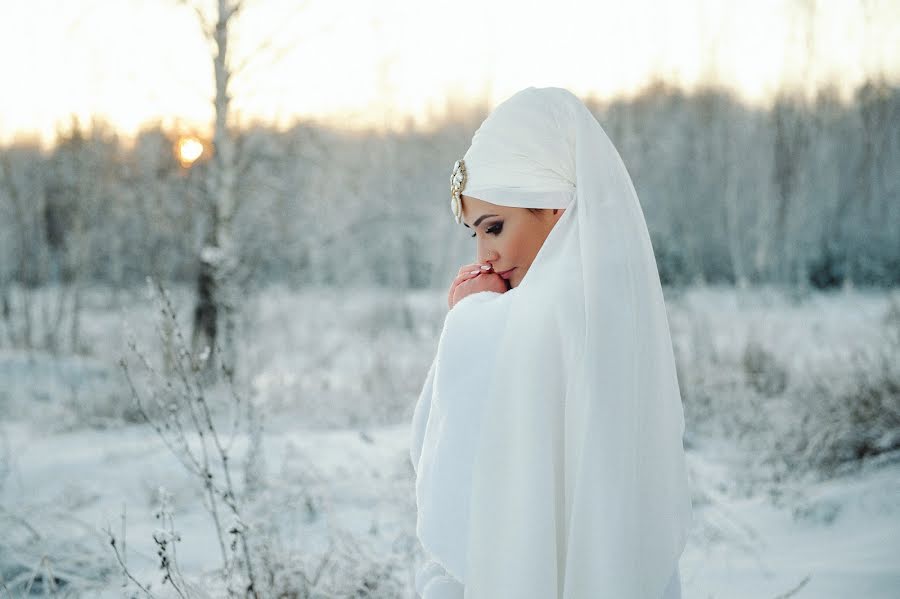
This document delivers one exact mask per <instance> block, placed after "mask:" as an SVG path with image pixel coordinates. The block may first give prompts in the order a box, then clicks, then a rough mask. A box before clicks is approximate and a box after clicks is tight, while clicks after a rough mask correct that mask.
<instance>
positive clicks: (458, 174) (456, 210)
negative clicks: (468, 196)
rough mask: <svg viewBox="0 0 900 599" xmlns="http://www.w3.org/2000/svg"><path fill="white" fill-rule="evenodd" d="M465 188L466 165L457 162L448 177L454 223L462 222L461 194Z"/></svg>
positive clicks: (459, 161) (462, 162)
mask: <svg viewBox="0 0 900 599" xmlns="http://www.w3.org/2000/svg"><path fill="white" fill-rule="evenodd" d="M465 186H466V163H465V161H464V160H457V161H456V163H455V164H454V165H453V174H452V175H450V210H451V211H452V212H453V217H454V218H455V219H456V223H457V224H459V223H461V222H462V199H461V198H462V192H463V189H464V188H465Z"/></svg>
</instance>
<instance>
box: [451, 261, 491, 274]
mask: <svg viewBox="0 0 900 599" xmlns="http://www.w3.org/2000/svg"><path fill="white" fill-rule="evenodd" d="M473 270H483V271H489V270H491V265H490V264H482V263H480V262H475V263H473V264H467V265H465V266H463V267H462V268H460V269H459V271H458V273H459V274H462V273H464V272H471V271H473Z"/></svg>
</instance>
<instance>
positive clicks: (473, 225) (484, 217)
mask: <svg viewBox="0 0 900 599" xmlns="http://www.w3.org/2000/svg"><path fill="white" fill-rule="evenodd" d="M491 216H500V215H499V214H482V215H481V216H479V217H478V218H476V219H475V222H474V223H473V224H472V227H477V226H478V225H480V224H481V221H483V220H484V219H486V218H489V217H491ZM463 224H464V225H466V223H463ZM472 227H470V226H469V225H466V228H467V229H471V228H472Z"/></svg>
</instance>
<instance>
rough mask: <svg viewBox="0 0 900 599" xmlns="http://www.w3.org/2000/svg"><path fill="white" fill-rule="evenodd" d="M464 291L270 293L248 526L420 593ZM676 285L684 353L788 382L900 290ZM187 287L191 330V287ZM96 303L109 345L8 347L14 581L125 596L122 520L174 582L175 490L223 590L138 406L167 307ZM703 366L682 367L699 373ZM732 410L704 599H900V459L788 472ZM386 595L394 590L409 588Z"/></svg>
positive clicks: (252, 330)
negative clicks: (441, 364)
mask: <svg viewBox="0 0 900 599" xmlns="http://www.w3.org/2000/svg"><path fill="white" fill-rule="evenodd" d="M443 295H444V294H443V293H442V292H416V293H400V292H388V291H358V292H357V291H354V292H348V291H341V290H316V291H306V292H293V291H290V290H287V289H271V290H268V291H266V292H265V293H262V294H260V295H259V296H256V297H254V298H252V299H251V300H250V302H249V303H248V311H249V313H250V314H251V315H252V320H248V321H247V322H245V323H244V330H245V339H246V342H245V344H244V345H243V347H242V353H243V355H244V365H245V367H246V370H245V372H246V373H247V374H248V375H249V378H248V381H247V389H248V390H249V391H248V392H249V393H250V394H252V396H253V397H254V400H255V401H256V403H257V405H258V406H259V408H260V410H261V412H262V413H263V416H264V419H265V420H264V423H265V424H264V426H265V428H264V434H263V444H262V454H261V458H260V459H258V460H257V461H255V462H254V466H253V468H251V472H250V474H254V475H255V476H256V477H257V479H256V482H255V483H252V484H253V485H255V487H254V488H255V492H254V493H255V494H254V499H253V501H252V502H251V503H249V504H248V505H251V506H252V509H251V508H248V509H249V513H248V514H247V520H248V521H249V522H250V523H251V524H256V525H262V524H266V525H268V526H270V527H271V528H270V529H269V530H267V532H266V534H267V535H268V537H267V538H268V539H269V543H270V545H272V552H273V555H277V556H280V557H281V558H282V560H283V562H290V563H301V562H305V560H306V559H310V562H309V564H305V563H304V567H305V569H306V570H307V571H309V570H311V569H312V568H313V566H314V565H315V564H316V563H317V562H316V560H315V559H313V558H314V557H316V556H320V555H322V554H324V553H325V552H326V551H327V548H326V546H327V542H328V541H329V540H334V539H335V538H341V539H344V540H345V542H346V543H347V545H348V546H351V547H352V552H355V553H352V555H353V556H355V559H357V560H358V561H360V562H368V563H370V564H372V568H370V569H371V571H372V572H375V573H382V574H383V575H384V576H387V577H393V579H394V580H395V581H398V584H399V586H398V587H397V588H402V589H403V592H400V591H394V593H395V594H394V595H393V596H397V597H409V596H411V595H410V594H409V593H410V589H411V588H412V576H413V572H414V567H415V565H416V563H415V562H416V560H417V559H419V557H420V556H419V555H418V547H417V546H416V543H415V534H414V533H415V499H414V493H413V489H414V487H413V484H414V480H413V472H412V468H411V465H410V464H409V458H408V456H409V454H408V447H409V445H408V443H409V419H410V417H411V413H412V408H413V404H414V402H415V400H416V396H417V393H418V390H419V386H420V385H421V380H422V379H423V378H424V374H425V372H426V370H427V367H428V365H429V363H430V360H431V357H432V355H433V351H434V348H435V345H436V342H437V334H438V332H439V330H440V326H441V324H442V320H443V314H444V309H445V308H444V306H443V301H444V297H443ZM666 296H667V299H668V300H669V311H670V324H671V327H672V331H673V339H674V340H675V343H676V345H677V346H679V347H680V348H681V349H680V350H679V355H688V354H687V353H683V352H689V353H690V355H692V356H694V355H696V353H697V351H698V350H697V348H696V347H690V346H692V345H696V343H697V339H698V337H697V336H696V331H697V330H698V329H703V330H707V331H709V333H710V334H709V336H708V337H709V343H710V344H711V345H712V349H711V350H710V349H707V351H712V352H714V353H715V355H716V356H717V358H716V359H717V360H719V361H720V362H719V363H720V364H724V365H727V367H731V366H733V365H734V364H739V363H740V356H741V353H742V351H743V348H744V346H745V344H746V343H747V342H748V340H749V339H751V338H752V339H755V340H757V341H758V342H759V343H760V344H761V345H762V346H764V347H766V349H767V350H768V351H770V352H771V353H772V354H773V355H774V356H775V359H777V360H778V361H779V363H780V364H782V365H783V366H784V368H785V369H786V370H787V372H788V377H789V380H788V383H787V391H786V393H790V392H791V390H792V389H793V388H794V387H792V385H794V384H795V381H803V380H804V378H805V377H808V376H811V375H810V374H809V373H810V372H815V370H814V369H815V366H814V365H815V364H825V365H829V364H831V363H832V362H831V361H834V360H836V361H837V362H836V363H840V359H841V358H840V356H841V355H842V352H846V351H849V350H850V349H852V348H854V347H857V346H860V347H865V346H866V345H871V344H872V343H875V342H876V340H877V339H878V338H879V335H880V334H881V331H882V328H883V323H882V321H881V318H882V316H883V314H884V312H885V311H886V309H887V306H888V295H887V294H885V293H871V292H849V293H839V294H834V295H825V294H822V295H812V296H809V297H806V298H802V299H799V300H792V299H790V298H785V297H783V296H782V295H780V294H778V293H776V292H773V291H766V290H752V291H750V292H747V293H745V294H741V295H738V294H737V293H735V292H734V291H733V290H723V289H694V290H688V291H686V292H684V293H678V294H676V293H675V292H668V291H667V293H666ZM175 297H176V304H177V306H178V310H179V315H180V316H182V317H183V319H184V320H182V322H184V323H186V322H187V314H189V309H190V301H189V290H182V291H180V292H178V293H176V294H175ZM86 305H87V308H86V312H85V316H84V318H85V320H84V330H85V341H84V343H85V344H86V345H87V346H89V347H90V348H92V353H91V354H90V355H87V356H84V355H82V356H77V357H72V356H68V357H55V358H54V357H51V356H49V355H48V354H44V353H41V352H35V353H33V354H32V355H30V356H28V355H26V354H25V353H23V352H21V351H18V350H15V351H14V350H10V349H3V350H2V351H0V410H2V414H4V417H3V420H2V422H0V529H2V531H3V533H2V535H0V576H2V579H3V580H4V581H6V582H7V583H9V582H11V581H16V580H18V581H23V580H29V579H35V580H36V582H34V583H33V584H32V588H31V593H32V594H43V593H44V591H45V588H44V586H43V585H42V584H41V583H42V582H43V581H44V580H46V579H48V578H49V575H48V574H52V575H53V576H54V577H55V579H56V580H57V581H59V582H58V584H60V585H61V586H60V590H61V591H64V590H66V589H68V588H73V587H74V586H81V587H85V588H88V587H89V588H91V589H92V590H90V591H87V592H86V593H85V596H90V597H93V596H109V597H117V596H121V595H122V591H121V588H122V586H121V585H122V584H123V581H124V579H123V575H122V574H121V572H120V570H119V569H118V567H117V565H116V562H115V557H114V554H113V552H112V548H111V547H110V545H109V540H108V537H107V535H106V533H104V532H103V530H104V529H107V528H109V529H110V530H112V531H113V533H114V534H115V535H116V536H117V537H118V538H119V540H120V541H119V543H120V544H119V547H120V548H121V539H122V538H123V536H124V539H125V543H126V545H125V548H124V553H125V556H126V559H127V562H128V565H129V568H130V569H131V570H132V571H133V572H134V574H135V576H136V578H137V579H138V580H139V581H142V582H147V583H152V589H153V591H154V592H160V591H161V590H162V589H163V587H162V586H161V584H160V580H161V577H162V573H161V572H160V571H159V570H158V558H157V556H156V554H155V551H156V548H155V546H154V543H153V542H152V535H153V532H154V531H155V530H157V529H158V528H159V527H160V524H159V522H158V521H157V519H156V518H155V517H154V515H155V512H156V510H157V507H158V504H159V492H158V491H159V487H160V486H162V487H164V488H165V489H166V491H167V492H168V494H170V496H171V500H170V505H171V513H172V515H173V517H174V521H175V528H176V530H177V531H178V532H179V533H180V536H181V540H180V542H178V543H177V558H178V562H179V564H180V566H181V569H182V571H183V572H184V573H185V575H186V577H187V578H188V579H191V580H194V581H196V582H198V583H200V584H203V582H204V581H207V582H208V581H209V579H208V578H204V573H209V572H211V571H212V570H213V569H214V568H216V567H217V566H218V565H219V564H220V563H221V559H220V549H219V544H218V540H217V538H216V536H215V535H214V534H213V530H214V529H213V526H212V524H211V518H210V516H209V514H208V513H207V511H206V510H205V509H204V507H203V499H202V488H201V487H200V486H199V485H198V483H197V482H196V480H195V479H194V477H192V476H190V475H189V474H188V473H187V471H186V470H185V468H184V467H183V466H182V465H181V464H180V463H179V462H178V460H176V459H175V458H174V456H173V455H172V453H171V452H170V451H169V450H168V449H167V448H166V447H165V446H164V445H163V443H162V442H161V441H160V439H159V438H158V436H157V435H156V433H155V432H154V431H153V430H152V429H151V428H150V427H149V426H148V425H146V424H142V423H140V422H139V421H138V419H137V418H136V417H135V415H134V414H133V413H132V411H131V410H132V408H131V407H130V396H129V394H128V392H127V387H126V386H125V385H124V379H123V377H122V376H121V373H120V372H119V370H118V369H117V367H116V366H115V363H116V359H117V358H118V357H119V356H120V355H127V353H128V350H127V347H126V345H125V337H126V335H125V333H123V328H122V321H123V320H125V321H127V322H128V327H129V329H130V330H131V331H133V332H134V334H135V337H136V339H137V340H138V342H139V344H141V345H142V346H143V347H144V348H145V349H146V350H147V352H148V355H149V357H150V358H151V359H155V358H154V355H155V354H154V352H155V353H158V344H156V343H155V342H154V339H155V338H154V337H153V334H152V331H153V312H152V304H151V303H150V302H149V301H148V300H147V299H146V298H145V297H143V296H141V295H136V296H134V297H127V296H126V297H120V298H119V301H118V302H116V303H110V300H109V299H108V296H107V295H106V294H105V293H104V292H102V291H101V290H95V295H93V296H92V298H91V299H90V301H88V302H86ZM692 331H693V332H692ZM729 356H730V357H729ZM724 367H725V366H723V368H724ZM686 368H690V366H685V365H681V366H680V369H681V370H680V376H681V375H684V376H687V375H692V373H689V372H686V371H685V369H686ZM732 378H733V379H735V380H737V379H739V378H740V377H739V376H737V374H735V376H734V377H732ZM721 405H722V406H727V409H729V410H730V409H732V408H733V407H734V404H733V403H731V402H727V401H725V400H723V402H722V404H721ZM723 409H726V408H725V407H723ZM687 413H688V414H695V412H693V411H691V410H688V412H687ZM696 413H697V414H699V413H700V412H696ZM692 417H693V416H692ZM221 422H222V423H223V426H225V425H226V424H227V422H228V419H227V418H226V417H225V416H223V417H222V419H221ZM727 422H730V421H729V420H728V418H725V417H723V418H722V420H721V423H727ZM744 422H746V420H744ZM717 423H719V421H718V420H717V419H715V418H713V419H709V420H705V421H704V422H702V423H701V422H699V420H698V421H697V423H696V425H697V426H695V427H693V428H694V429H695V430H694V431H690V429H691V428H692V424H693V423H692V421H691V420H690V419H688V422H687V426H688V429H689V433H692V434H691V435H690V443H689V447H688V460H689V466H690V471H691V478H692V481H691V482H692V485H693V489H694V513H695V524H696V526H695V528H694V530H693V531H692V534H691V537H690V539H689V543H688V546H687V548H686V550H685V553H684V555H683V556H682V561H681V577H682V584H683V596H684V597H685V598H686V599H693V598H696V599H709V598H728V599H731V598H738V599H739V598H744V597H746V598H751V597H752V598H772V599H774V598H776V597H787V596H792V597H810V598H823V599H829V598H842V599H843V598H845V597H866V598H873V599H874V598H896V597H900V558H898V555H900V456H897V455H896V454H894V455H882V456H879V457H877V458H872V459H870V460H869V462H868V463H866V464H865V465H864V466H863V467H862V468H859V469H853V470H848V471H847V472H845V473H843V474H841V475H839V476H834V477H831V478H826V479H822V480H819V479H818V477H815V476H812V475H811V474H801V473H798V474H797V476H796V477H788V478H786V479H785V478H775V477H770V476H767V474H768V472H767V470H766V466H765V464H764V463H763V462H762V461H761V460H760V459H759V456H757V455H749V454H748V448H750V447H759V446H763V445H765V440H766V435H767V434H771V431H758V439H757V441H756V442H749V443H748V442H737V441H735V439H733V438H732V437H731V436H730V434H729V431H728V429H727V428H722V429H721V430H720V429H718V428H717V426H718V424H717ZM701 425H702V426H701ZM723 426H724V425H723ZM226 428H227V426H226ZM698 431H702V434H701V433H700V432H698ZM190 440H191V441H192V442H193V443H194V444H195V446H196V443H197V442H198V439H197V438H196V437H195V436H193V437H191V439H190ZM248 441H249V439H248V438H247V437H246V436H243V435H239V436H238V437H237V438H236V441H235V445H234V456H235V458H236V459H235V461H234V464H235V474H236V475H238V478H240V479H241V481H242V482H241V483H240V484H239V486H241V487H243V485H244V483H243V480H244V478H243V477H244V475H245V474H246V473H245V472H244V469H243V468H242V467H241V466H240V459H238V458H241V457H242V456H244V455H245V453H246V448H247V447H248ZM248 484H251V483H248ZM260 510H264V511H260ZM123 514H124V518H123ZM123 523H124V535H123V534H122V533H123ZM347 551H348V552H349V551H351V550H349V549H348V550H347ZM341 555H342V556H346V555H351V554H350V553H343V554H341ZM342 559H347V558H346V557H344V558H342ZM337 561H338V563H337V565H336V567H348V566H346V565H342V564H341V563H340V560H337ZM279 567H280V568H282V569H284V567H285V566H284V564H283V563H282V564H281V565H280V566H279ZM355 568H356V570H354V571H360V570H363V571H364V570H365V568H362V567H360V566H355ZM290 575H291V574H290V572H286V573H285V576H286V577H289V576H290ZM63 581H68V586H67V583H64V582H63ZM798 587H799V588H798ZM131 588H132V589H133V588H134V587H133V585H132V587H131ZM210 588H212V587H211V586H210ZM384 588H387V587H382V590H381V591H373V592H372V593H371V594H372V596H379V597H385V596H392V595H390V594H385V593H386V591H384V590H383V589H384ZM795 589H796V593H795V594H790V592H791V591H792V590H795ZM212 595H213V596H216V593H215V591H213V592H212ZM13 596H16V595H15V593H14V595H13ZM161 596H167V595H166V593H161Z"/></svg>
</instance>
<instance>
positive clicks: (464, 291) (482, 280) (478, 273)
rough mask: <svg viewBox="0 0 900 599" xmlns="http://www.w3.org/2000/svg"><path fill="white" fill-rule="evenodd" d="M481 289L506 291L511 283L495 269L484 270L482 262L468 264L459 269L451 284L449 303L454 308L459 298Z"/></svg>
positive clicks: (498, 291) (497, 291)
mask: <svg viewBox="0 0 900 599" xmlns="http://www.w3.org/2000/svg"><path fill="white" fill-rule="evenodd" d="M479 291H494V292H496V293H506V292H507V291H509V283H508V282H507V281H506V279H504V278H503V277H501V276H500V275H498V274H496V273H495V272H494V271H492V270H484V269H483V268H482V265H481V264H477V263H476V264H467V265H466V266H463V267H462V268H460V269H459V273H458V274H457V276H456V279H454V280H453V283H452V284H451V285H450V291H449V293H448V294H447V305H448V306H449V307H450V308H451V309H452V308H453V306H455V305H456V303H457V302H459V300H461V299H462V298H464V297H466V296H467V295H471V294H473V293H478V292H479Z"/></svg>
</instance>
